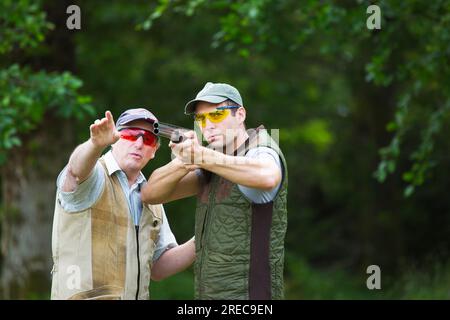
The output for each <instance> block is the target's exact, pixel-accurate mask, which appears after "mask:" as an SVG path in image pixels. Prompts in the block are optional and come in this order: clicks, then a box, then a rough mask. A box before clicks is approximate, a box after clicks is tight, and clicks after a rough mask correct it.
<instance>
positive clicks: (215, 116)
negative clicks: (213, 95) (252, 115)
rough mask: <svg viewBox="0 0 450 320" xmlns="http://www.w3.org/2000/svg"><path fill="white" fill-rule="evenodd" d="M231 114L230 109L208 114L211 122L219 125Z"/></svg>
mask: <svg viewBox="0 0 450 320" xmlns="http://www.w3.org/2000/svg"><path fill="white" fill-rule="evenodd" d="M229 112H230V111H229V110H228V109H226V110H217V111H213V112H210V113H208V118H209V120H211V122H215V123H217V122H220V121H222V120H223V119H225V117H226V116H227V115H228V113H229Z"/></svg>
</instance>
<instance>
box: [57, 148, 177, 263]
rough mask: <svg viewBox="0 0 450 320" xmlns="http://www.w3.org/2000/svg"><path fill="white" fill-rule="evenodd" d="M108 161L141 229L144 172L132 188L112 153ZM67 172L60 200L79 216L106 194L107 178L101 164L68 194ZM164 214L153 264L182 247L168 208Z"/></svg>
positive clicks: (59, 187)
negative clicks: (170, 223)
mask: <svg viewBox="0 0 450 320" xmlns="http://www.w3.org/2000/svg"><path fill="white" fill-rule="evenodd" d="M104 160H105V164H106V169H107V171H108V174H109V175H110V176H111V175H113V174H115V175H116V176H117V178H118V180H119V182H120V185H121V187H122V191H123V192H124V194H125V197H126V199H127V202H128V208H129V211H130V214H131V218H132V219H133V222H134V224H135V225H138V224H139V219H140V217H141V214H142V201H141V189H142V187H143V186H144V185H145V184H146V183H147V180H146V179H145V177H144V175H143V174H142V172H140V173H139V176H138V178H137V179H136V182H135V183H134V184H133V185H132V186H131V187H130V186H129V185H128V179H127V176H126V174H125V172H124V171H123V170H121V169H120V167H119V165H118V164H117V161H116V159H114V156H113V154H112V152H111V151H108V152H107V153H106V154H105V155H104ZM66 172H67V166H66V167H65V168H64V169H63V170H62V171H61V173H60V174H59V176H58V179H57V183H56V185H57V188H58V193H57V196H58V198H59V200H60V203H61V206H62V207H63V208H64V210H66V211H67V212H79V211H83V210H86V209H87V208H89V207H90V206H92V205H93V204H94V203H95V202H96V201H97V200H98V198H99V197H100V195H101V193H102V191H103V187H104V184H105V176H104V173H103V168H102V166H101V164H100V163H99V162H97V164H96V165H95V168H94V170H92V173H91V175H90V176H89V177H88V178H87V179H86V180H85V181H83V182H82V183H80V184H79V185H78V186H77V188H76V189H75V190H74V191H71V192H64V191H62V190H61V187H62V183H63V182H64V179H63V177H64V178H65V176H66ZM162 212H163V223H162V224H161V230H160V234H159V239H158V242H157V244H156V249H155V253H154V255H153V261H156V260H158V258H159V257H160V256H161V254H162V253H163V252H164V251H166V250H167V249H170V248H173V247H175V246H177V245H178V244H177V242H176V239H175V236H174V235H173V233H172V231H171V230H170V225H169V221H168V220H167V217H166V213H165V211H164V207H163V210H162Z"/></svg>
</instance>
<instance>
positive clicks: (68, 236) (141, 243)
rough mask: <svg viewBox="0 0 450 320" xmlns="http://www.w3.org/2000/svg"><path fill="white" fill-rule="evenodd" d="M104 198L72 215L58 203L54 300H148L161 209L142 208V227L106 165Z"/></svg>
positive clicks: (115, 178) (56, 210) (55, 234)
mask: <svg viewBox="0 0 450 320" xmlns="http://www.w3.org/2000/svg"><path fill="white" fill-rule="evenodd" d="M99 161H100V163H101V164H102V168H103V171H104V174H105V184H104V187H103V192H102V194H101V195H100V197H99V199H98V200H97V202H96V203H95V204H94V205H93V206H92V207H90V208H88V209H86V210H83V211H79V212H70V213H69V212H67V211H65V210H64V209H63V208H62V206H61V204H60V203H59V200H58V197H56V204H55V213H54V220H53V233H52V254H53V263H54V264H53V270H52V277H53V279H52V292H51V298H52V299H149V283H150V275H151V263H152V257H153V253H154V250H155V245H156V242H157V240H158V237H159V231H160V226H161V224H162V217H163V215H162V205H145V204H144V205H143V209H142V216H141V219H140V221H139V226H138V227H135V226H134V223H133V220H132V219H131V215H130V211H129V208H128V202H127V199H126V198H125V194H124V192H123V191H122V188H121V185H120V182H119V180H118V178H117V176H116V175H114V174H113V175H111V176H110V175H109V174H108V171H107V169H106V165H105V162H104V160H103V158H101V159H100V160H99Z"/></svg>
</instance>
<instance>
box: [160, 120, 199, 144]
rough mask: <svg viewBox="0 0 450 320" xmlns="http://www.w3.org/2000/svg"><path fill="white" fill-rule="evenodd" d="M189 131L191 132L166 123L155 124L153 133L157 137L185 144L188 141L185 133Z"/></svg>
mask: <svg viewBox="0 0 450 320" xmlns="http://www.w3.org/2000/svg"><path fill="white" fill-rule="evenodd" d="M187 131H191V130H189V129H186V128H183V127H179V126H176V125H173V124H169V123H164V122H154V123H153V133H154V134H156V135H157V136H160V137H164V138H167V139H170V141H172V142H173V143H180V142H183V141H184V139H186V137H185V136H184V135H183V133H184V132H187Z"/></svg>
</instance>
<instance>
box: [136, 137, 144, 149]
mask: <svg viewBox="0 0 450 320" xmlns="http://www.w3.org/2000/svg"><path fill="white" fill-rule="evenodd" d="M134 145H135V146H136V147H138V148H142V146H143V145H144V137H143V136H140V137H138V138H137V140H136V141H135V142H134Z"/></svg>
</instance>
